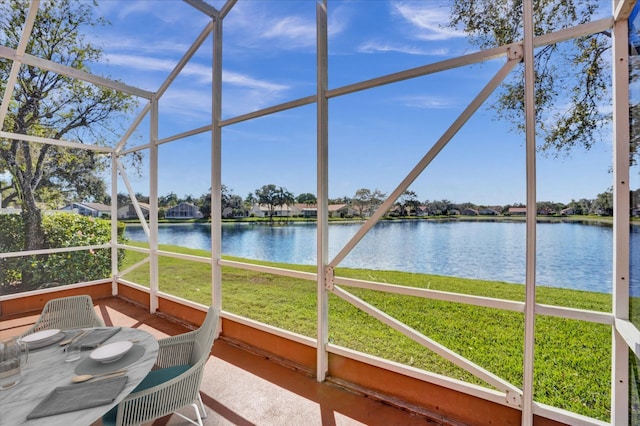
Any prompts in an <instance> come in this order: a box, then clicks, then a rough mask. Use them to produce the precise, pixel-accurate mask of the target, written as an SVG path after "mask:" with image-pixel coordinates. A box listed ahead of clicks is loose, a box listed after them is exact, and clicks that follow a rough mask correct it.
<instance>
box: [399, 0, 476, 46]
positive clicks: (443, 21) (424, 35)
mask: <svg viewBox="0 0 640 426" xmlns="http://www.w3.org/2000/svg"><path fill="white" fill-rule="evenodd" d="M392 7H393V11H394V13H396V14H398V15H400V16H401V17H402V18H403V19H405V20H406V21H408V22H409V23H410V24H411V25H412V26H413V28H414V29H415V30H416V32H415V34H414V37H415V38H417V39H419V40H427V41H437V40H448V39H451V38H460V37H465V34H464V33H463V32H460V31H456V30H454V29H452V28H449V27H447V24H448V22H449V9H448V8H447V7H445V6H441V5H439V3H438V2H395V3H392Z"/></svg>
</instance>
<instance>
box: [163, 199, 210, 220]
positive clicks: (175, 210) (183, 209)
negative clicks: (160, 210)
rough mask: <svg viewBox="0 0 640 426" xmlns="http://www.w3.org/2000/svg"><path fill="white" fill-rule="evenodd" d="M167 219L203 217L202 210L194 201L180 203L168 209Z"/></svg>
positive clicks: (165, 215)
mask: <svg viewBox="0 0 640 426" xmlns="http://www.w3.org/2000/svg"><path fill="white" fill-rule="evenodd" d="M164 217H165V218H167V219H202V212H201V211H200V209H199V208H198V206H196V205H195V204H192V203H180V204H178V205H177V206H175V207H171V208H170V209H167V211H166V212H165V214H164Z"/></svg>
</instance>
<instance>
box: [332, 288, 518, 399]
mask: <svg viewBox="0 0 640 426" xmlns="http://www.w3.org/2000/svg"><path fill="white" fill-rule="evenodd" d="M333 294H335V295H337V296H339V297H340V298H342V299H344V300H346V301H347V302H349V303H351V304H352V305H354V306H355V307H357V308H359V309H360V310H362V311H363V312H366V313H368V314H369V315H371V316H372V317H374V318H376V319H378V320H379V321H381V322H382V323H384V324H386V325H388V326H389V327H391V328H393V329H394V330H396V331H398V332H400V333H402V334H404V335H405V336H407V337H408V338H410V339H411V340H413V341H415V342H417V343H419V344H421V345H423V346H425V347H426V348H428V349H429V350H431V351H433V352H434V353H436V354H438V355H440V356H441V357H443V358H444V359H446V360H448V361H450V362H452V363H454V364H455V365H457V366H458V367H460V368H462V369H464V370H465V371H467V372H469V373H471V374H473V375H474V376H475V377H477V378H479V379H480V380H483V381H484V382H486V383H488V384H490V385H491V386H493V387H495V388H496V389H498V390H500V391H502V392H504V393H505V395H506V398H507V402H508V403H511V405H512V406H516V407H518V406H519V399H520V398H519V396H520V395H521V394H522V391H521V390H520V389H518V388H517V387H516V386H514V385H512V384H511V383H509V382H507V381H506V380H503V379H502V378H500V377H498V376H496V375H495V374H493V373H491V372H490V371H487V370H485V369H484V368H482V367H480V366H479V365H477V364H475V363H473V362H471V361H469V360H468V359H466V358H464V357H462V356H460V355H458V354H457V353H455V352H453V351H452V350H450V349H448V348H447V347H445V346H443V345H441V344H440V343H438V342H436V341H435V340H433V339H431V338H429V337H427V336H425V335H424V334H422V333H420V332H418V331H416V330H414V329H413V328H411V327H409V326H407V325H405V324H403V323H402V322H400V321H398V320H397V319H395V318H393V317H392V316H390V315H388V314H386V313H385V312H382V311H381V310H379V309H378V308H376V307H375V306H372V305H370V304H369V303H367V302H365V301H364V300H362V299H360V298H359V297H357V296H354V295H353V294H351V293H349V292H347V291H345V290H343V289H342V288H340V287H338V286H335V287H334V289H333ZM510 398H513V400H512V401H509V399H510Z"/></svg>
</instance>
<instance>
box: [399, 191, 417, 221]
mask: <svg viewBox="0 0 640 426" xmlns="http://www.w3.org/2000/svg"><path fill="white" fill-rule="evenodd" d="M398 205H399V206H400V209H401V210H402V211H401V212H400V216H405V215H406V216H411V212H412V211H413V212H414V213H415V212H416V211H417V209H418V206H419V205H420V201H418V195H417V194H416V193H415V192H414V191H409V190H406V191H404V192H403V193H402V195H400V199H399V200H398Z"/></svg>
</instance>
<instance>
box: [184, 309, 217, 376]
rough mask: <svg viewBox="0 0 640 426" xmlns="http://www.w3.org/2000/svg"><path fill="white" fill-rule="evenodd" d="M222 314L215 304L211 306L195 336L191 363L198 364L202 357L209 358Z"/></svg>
mask: <svg viewBox="0 0 640 426" xmlns="http://www.w3.org/2000/svg"><path fill="white" fill-rule="evenodd" d="M219 318H220V314H219V312H218V309H216V308H215V307H214V306H213V305H211V306H209V310H208V311H207V316H206V317H205V318H204V321H203V322H202V325H201V326H200V327H199V328H198V330H197V332H196V333H197V334H196V337H195V342H194V343H195V345H194V348H193V352H192V353H191V365H194V364H196V363H197V362H198V361H199V360H201V359H202V358H204V359H208V358H209V354H210V353H211V347H212V346H213V341H214V340H215V337H216V332H217V331H218V321H219Z"/></svg>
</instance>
